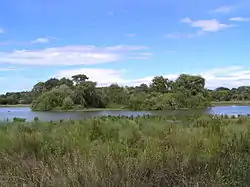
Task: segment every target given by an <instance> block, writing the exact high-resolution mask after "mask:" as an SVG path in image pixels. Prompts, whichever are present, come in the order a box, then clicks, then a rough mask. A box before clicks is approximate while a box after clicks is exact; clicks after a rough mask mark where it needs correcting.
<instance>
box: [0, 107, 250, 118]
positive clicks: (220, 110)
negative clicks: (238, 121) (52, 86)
mask: <svg viewBox="0 0 250 187" xmlns="http://www.w3.org/2000/svg"><path fill="white" fill-rule="evenodd" d="M203 113H205V114H227V115H238V114H240V115H247V114H250V106H215V107H210V108H207V109H205V110H182V111H178V110H177V111H150V112H149V111H126V110H100V111H76V112H33V111H31V109H30V108H28V107H20V108H19V107H2V108H0V120H1V121H3V120H6V119H13V118H14V117H20V118H25V119H27V120H33V119H34V118H35V117H38V118H39V119H40V120H42V121H50V120H53V121H55V120H60V119H76V120H80V119H84V118H89V117H96V116H108V115H111V116H121V115H122V116H142V115H190V114H203Z"/></svg>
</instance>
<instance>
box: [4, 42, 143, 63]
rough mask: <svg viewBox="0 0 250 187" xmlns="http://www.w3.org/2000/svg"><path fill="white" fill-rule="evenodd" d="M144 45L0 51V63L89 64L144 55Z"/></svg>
mask: <svg viewBox="0 0 250 187" xmlns="http://www.w3.org/2000/svg"><path fill="white" fill-rule="evenodd" d="M147 49H148V48H147V47H145V46H126V45H118V46H108V47H97V46H62V47H54V48H45V49H41V50H17V51H11V52H0V63H9V64H23V65H54V66H62V65H91V64H100V63H108V62H116V61H119V60H122V59H131V58H135V59H136V58H140V57H145V55H144V54H143V53H144V52H147V51H146V50H147Z"/></svg>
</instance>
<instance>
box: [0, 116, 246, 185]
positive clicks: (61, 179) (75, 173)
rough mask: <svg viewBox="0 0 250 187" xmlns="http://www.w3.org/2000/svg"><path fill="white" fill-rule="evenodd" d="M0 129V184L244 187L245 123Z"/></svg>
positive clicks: (98, 123)
mask: <svg viewBox="0 0 250 187" xmlns="http://www.w3.org/2000/svg"><path fill="white" fill-rule="evenodd" d="M18 121H20V120H16V122H13V123H8V124H1V125H0V139H1V145H0V175H1V182H0V183H1V186H61V187H64V186H103V187H105V186H109V187H112V186H114V187H115V186H120V187H130V186H138V187H139V186H146V187H149V186H164V187H168V186H169V187H170V186H171V187H172V186H242V187H244V186H246V187H247V186H250V177H249V176H250V147H249V145H250V126H249V123H250V119H249V118H247V117H240V118H237V119H213V118H212V117H210V116H202V117H196V116H194V117H190V116H189V117H188V119H184V118H183V119H178V118H177V119H173V117H170V116H169V117H157V116H144V117H137V118H130V117H102V118H95V119H88V120H84V121H60V122H59V121H58V122H48V123H47V122H40V121H39V120H38V119H36V120H35V121H33V122H18Z"/></svg>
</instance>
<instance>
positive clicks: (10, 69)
mask: <svg viewBox="0 0 250 187" xmlns="http://www.w3.org/2000/svg"><path fill="white" fill-rule="evenodd" d="M13 70H16V69H15V68H0V71H13Z"/></svg>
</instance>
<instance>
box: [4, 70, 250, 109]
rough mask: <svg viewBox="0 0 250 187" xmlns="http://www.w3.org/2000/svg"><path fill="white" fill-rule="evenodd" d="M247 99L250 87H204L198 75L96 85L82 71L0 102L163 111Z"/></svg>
mask: <svg viewBox="0 0 250 187" xmlns="http://www.w3.org/2000/svg"><path fill="white" fill-rule="evenodd" d="M232 100H237V101H238V100H250V87H247V86H241V87H239V88H233V89H228V88H225V87H220V88H217V89H215V90H208V89H206V88H205V79H204V78H203V77H201V76H192V75H187V74H182V75H180V76H179V77H178V78H177V79H176V80H175V81H171V80H169V79H166V78H164V77H163V76H156V77H154V78H153V80H152V81H151V83H150V84H149V85H147V84H141V85H140V86H135V87H130V86H124V87H122V86H119V85H118V84H112V85H110V86H108V87H97V83H96V82H93V81H90V80H89V78H88V77H87V76H86V75H84V74H79V75H75V76H72V78H71V79H68V78H62V79H56V78H50V79H49V80H47V81H45V82H38V83H37V84H36V85H34V86H33V89H32V90H31V91H29V92H16V93H6V94H5V95H1V96H0V104H1V105H15V104H32V109H33V110H41V111H49V110H71V109H81V108H118V107H119V108H120V107H123V108H124V107H125V108H130V109H133V110H165V109H180V108H203V107H207V106H209V105H210V102H211V101H232Z"/></svg>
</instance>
